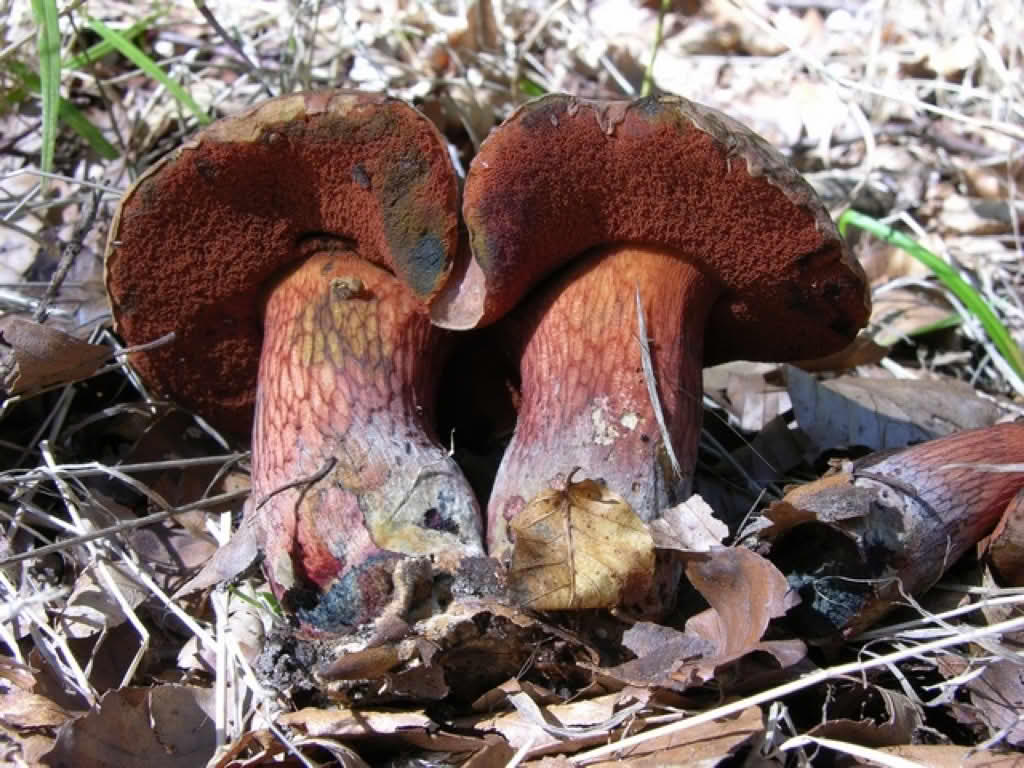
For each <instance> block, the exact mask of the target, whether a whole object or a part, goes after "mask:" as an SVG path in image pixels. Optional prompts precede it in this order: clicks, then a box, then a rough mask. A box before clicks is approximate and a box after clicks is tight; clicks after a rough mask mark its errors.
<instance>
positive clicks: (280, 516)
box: [253, 251, 482, 630]
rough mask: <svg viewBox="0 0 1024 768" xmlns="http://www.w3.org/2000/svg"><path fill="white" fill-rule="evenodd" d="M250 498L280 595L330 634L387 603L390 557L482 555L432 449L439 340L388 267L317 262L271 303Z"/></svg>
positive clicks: (462, 491)
mask: <svg viewBox="0 0 1024 768" xmlns="http://www.w3.org/2000/svg"><path fill="white" fill-rule="evenodd" d="M265 327H266V332H265V336H264V342H263V355H262V360H261V363H260V372H259V393H258V397H257V405H256V429H255V434H254V440H253V493H254V498H255V500H256V503H257V504H263V507H262V508H261V510H260V514H261V515H262V516H263V520H264V522H265V529H266V544H265V548H266V567H267V572H268V574H269V576H270V579H271V582H272V584H273V585H274V588H275V592H277V594H278V595H280V596H283V597H285V599H286V601H287V602H288V603H289V604H290V607H293V608H298V609H299V611H300V616H301V617H302V618H304V619H305V620H306V621H308V623H310V624H311V625H313V626H315V627H317V628H319V629H325V630H338V629H341V628H342V627H344V626H349V625H353V624H357V623H361V622H362V621H365V620H366V619H368V618H371V617H373V616H374V615H376V613H377V612H378V611H379V610H380V608H381V607H382V605H383V603H384V602H385V601H386V600H387V599H388V598H389V596H390V589H391V580H390V572H391V569H392V567H393V565H394V562H395V559H396V555H395V554H394V553H404V554H426V553H431V552H438V551H443V550H457V551H460V552H463V553H468V554H480V553H481V552H482V547H481V544H480V540H481V538H482V532H481V530H480V528H481V524H480V515H479V510H478V509H477V506H476V502H475V499H474V497H473V494H472V491H471V490H470V489H469V487H468V485H467V484H466V482H465V480H464V478H463V476H462V473H461V472H460V470H459V469H458V467H457V466H456V465H455V463H454V462H453V461H452V460H451V458H450V457H449V456H448V454H447V452H446V451H445V450H444V449H443V448H441V447H440V446H439V445H438V443H437V441H436V440H435V438H434V436H433V433H432V429H431V419H432V408H431V403H433V402H434V395H435V391H434V390H435V387H436V381H437V377H438V370H439V367H440V365H441V363H442V361H443V348H444V345H443V343H442V342H443V339H442V336H443V335H444V332H443V331H440V330H439V329H437V328H435V327H434V326H432V325H431V324H430V321H429V318H428V317H427V314H426V310H425V309H424V308H423V306H422V303H421V302H419V301H418V300H417V299H416V298H415V297H414V296H413V294H412V293H411V292H410V291H409V290H408V289H407V288H406V287H405V286H404V285H403V284H402V283H401V282H400V281H399V280H397V279H396V278H395V277H393V276H392V275H390V274H389V273H388V272H386V271H385V270H383V269H381V268H379V267H376V266H374V265H372V264H368V263H367V262H365V261H362V260H360V259H359V258H358V257H357V256H355V254H352V253H347V252H343V251H341V252H318V253H315V254H314V255H313V256H311V257H310V258H308V259H307V260H306V261H305V262H304V263H303V264H302V265H301V266H299V267H297V268H295V269H294V270H292V271H291V272H290V273H289V274H288V275H287V276H285V277H284V278H283V279H282V280H281V281H280V283H278V284H277V286H276V287H275V288H274V289H273V291H272V293H271V295H270V297H269V299H268V300H267V303H266V314H265Z"/></svg>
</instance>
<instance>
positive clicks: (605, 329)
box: [487, 247, 718, 558]
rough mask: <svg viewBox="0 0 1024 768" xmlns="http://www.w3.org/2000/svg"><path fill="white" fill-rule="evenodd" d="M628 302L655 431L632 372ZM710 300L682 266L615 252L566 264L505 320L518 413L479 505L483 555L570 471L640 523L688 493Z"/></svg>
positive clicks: (635, 367)
mask: <svg viewBox="0 0 1024 768" xmlns="http://www.w3.org/2000/svg"><path fill="white" fill-rule="evenodd" d="M638 294H639V296H640V301H641V303H642V307H643V312H644V317H645V324H646V329H647V338H648V345H649V349H650V353H651V362H652V364H653V380H654V385H655V389H656V392H657V399H658V401H659V402H660V405H661V409H662V412H663V414H664V423H665V429H664V430H662V429H661V428H660V427H659V424H658V420H657V418H656V415H655V408H654V406H653V404H652V399H651V396H650V394H649V388H648V382H647V377H646V376H645V373H644V365H643V349H642V345H641V343H640V332H639V327H638V318H637V307H636V301H637V298H636V297H637V295H638ZM717 295H718V289H717V287H716V286H715V284H714V283H713V282H712V281H711V280H709V279H708V278H707V277H706V276H705V275H704V274H703V273H702V272H701V271H700V270H698V269H697V268H696V267H694V266H693V265H692V264H690V263H687V262H685V261H683V260H681V259H679V258H676V257H673V256H672V255H669V254H666V253H664V252H660V251H657V250H652V249H643V248H637V247H618V248H615V249H611V250H605V251H602V252H599V253H596V254H594V255H592V256H589V257H587V258H585V259H583V260H581V261H577V262H576V264H575V265H574V266H573V267H571V268H570V269H569V270H568V271H567V272H563V273H561V274H560V275H559V276H557V277H555V279H554V280H553V281H552V282H550V283H548V284H547V285H546V286H544V287H542V288H541V290H540V292H539V293H538V294H536V295H535V298H533V299H532V300H531V301H530V302H529V303H528V304H527V305H525V306H524V307H522V308H521V309H519V310H517V311H516V312H515V313H514V314H513V315H511V316H510V317H509V318H508V319H507V320H506V321H505V323H506V332H507V333H508V334H509V336H510V337H511V338H512V339H513V341H514V342H515V344H516V347H517V348H518V349H519V350H520V357H519V367H520V373H521V377H522V406H521V409H520V411H519V416H518V420H517V424H516V432H515V435H514V437H513V439H512V442H511V443H510V444H509V447H508V449H507V450H506V452H505V455H504V458H503V460H502V463H501V467H500V468H499V470H498V475H497V478H496V479H495V484H494V490H493V491H492V494H491V499H490V504H489V507H488V532H487V536H488V548H489V552H490V554H491V555H492V556H495V557H499V558H502V557H507V555H508V554H509V550H510V547H511V542H510V540H509V533H508V522H509V520H511V519H512V518H513V517H514V516H515V515H517V514H518V513H519V512H520V511H521V510H522V509H523V508H524V507H525V505H526V504H527V503H528V502H529V501H530V500H531V499H532V498H533V497H534V496H536V495H537V494H538V493H540V492H541V491H543V490H545V489H547V488H550V487H553V486H557V485H558V484H559V483H558V477H559V476H561V477H562V478H565V477H567V476H569V474H570V473H571V472H572V471H573V469H574V468H575V467H580V468H581V470H582V472H581V475H582V476H586V477H590V478H595V479H600V480H603V481H604V483H605V484H606V485H607V486H608V487H609V488H610V489H611V490H612V491H614V492H615V493H618V494H619V495H621V496H622V497H624V498H625V499H626V500H627V501H628V502H629V503H630V504H631V505H632V507H633V510H634V511H635V512H636V513H637V514H638V515H639V516H640V517H641V518H642V519H644V520H647V521H649V520H651V519H654V518H655V517H657V516H659V515H660V514H661V512H662V511H663V510H664V509H665V508H666V507H667V506H669V505H671V504H674V503H676V502H677V501H680V500H682V499H683V498H685V497H686V496H687V495H688V494H689V492H690V488H691V482H692V475H693V467H694V464H695V462H696V450H697V435H698V433H699V431H700V418H701V394H702V385H701V362H702V358H703V338H704V325H705V322H706V319H707V315H708V311H709V308H710V307H711V305H712V303H713V302H714V299H715V298H716V297H717ZM666 440H667V441H668V442H669V443H670V444H671V446H672V448H673V450H674V452H675V456H676V457H677V459H678V462H679V467H680V469H681V471H680V472H679V473H678V474H677V473H676V472H675V471H674V470H673V468H672V466H671V463H670V461H669V457H668V452H667V450H666V444H667V443H666ZM563 482H564V479H563Z"/></svg>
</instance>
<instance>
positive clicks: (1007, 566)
mask: <svg viewBox="0 0 1024 768" xmlns="http://www.w3.org/2000/svg"><path fill="white" fill-rule="evenodd" d="M985 556H986V558H987V559H988V562H989V564H990V565H991V566H992V569H993V570H994V571H995V572H996V577H997V580H998V581H999V583H1000V584H1001V585H1003V586H1004V587H1024V490H1022V491H1018V492H1017V495H1016V496H1015V497H1014V498H1013V501H1011V502H1010V503H1009V504H1008V505H1007V506H1006V511H1005V512H1004V513H1003V517H1002V519H1001V520H1000V521H999V525H997V526H996V529H995V530H994V531H993V532H992V535H991V536H989V538H988V541H987V542H986V552H985Z"/></svg>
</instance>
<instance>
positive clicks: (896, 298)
mask: <svg viewBox="0 0 1024 768" xmlns="http://www.w3.org/2000/svg"><path fill="white" fill-rule="evenodd" d="M952 312H953V309H952V307H950V306H949V304H947V303H946V301H945V300H944V299H943V298H942V296H941V295H939V294H938V293H936V292H934V291H924V290H915V289H913V288H893V289H891V290H886V291H885V292H883V293H881V294H879V295H878V297H876V298H874V299H872V301H871V323H872V326H874V327H877V328H878V332H877V333H876V334H875V341H877V342H878V343H879V344H883V345H891V344H895V343H896V342H898V341H900V340H901V339H903V338H906V337H908V336H913V335H914V334H917V333H921V332H922V331H925V330H927V329H929V328H933V327H934V326H935V325H936V324H938V323H943V322H945V321H947V320H948V319H949V317H950V315H951V314H952Z"/></svg>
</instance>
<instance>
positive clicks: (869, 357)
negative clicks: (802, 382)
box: [793, 303, 889, 373]
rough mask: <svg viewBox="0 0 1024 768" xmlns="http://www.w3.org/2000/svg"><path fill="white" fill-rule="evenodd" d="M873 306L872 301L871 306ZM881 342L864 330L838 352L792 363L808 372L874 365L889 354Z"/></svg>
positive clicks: (843, 369) (844, 369)
mask: <svg viewBox="0 0 1024 768" xmlns="http://www.w3.org/2000/svg"><path fill="white" fill-rule="evenodd" d="M874 306H875V305H874V303H873V304H872V308H874ZM883 344H884V342H883V341H882V340H881V339H879V338H878V337H874V338H872V337H871V336H869V335H868V334H867V333H866V332H862V333H861V334H860V335H858V336H857V338H855V339H854V340H853V341H851V342H850V343H849V344H847V345H846V346H845V347H843V348H842V349H840V350H839V351H838V352H835V353H833V354H831V355H828V356H826V357H816V358H815V359H814V360H800V361H798V362H795V363H793V365H795V366H797V367H798V368H802V369H803V370H805V371H808V372H810V373H814V372H816V371H846V370H850V369H851V368H856V367H857V366H858V365H875V364H877V363H879V362H881V361H882V360H883V359H884V358H885V357H886V355H888V354H889V348H888V347H886V346H882V345H883Z"/></svg>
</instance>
